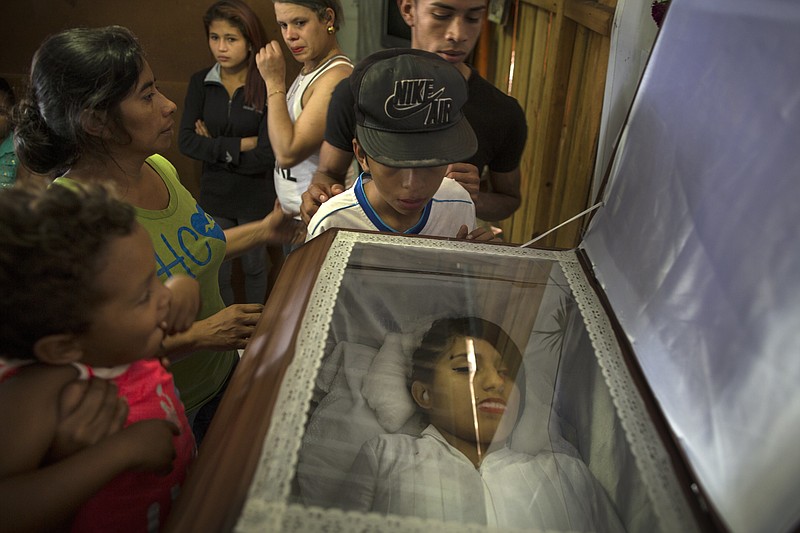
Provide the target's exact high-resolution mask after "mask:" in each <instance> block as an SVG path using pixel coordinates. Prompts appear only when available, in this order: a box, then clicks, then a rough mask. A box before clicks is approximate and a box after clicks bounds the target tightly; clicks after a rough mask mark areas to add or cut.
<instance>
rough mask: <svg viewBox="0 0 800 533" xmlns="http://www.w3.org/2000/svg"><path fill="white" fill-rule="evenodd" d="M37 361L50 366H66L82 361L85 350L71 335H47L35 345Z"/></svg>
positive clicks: (34, 351) (34, 352)
mask: <svg viewBox="0 0 800 533" xmlns="http://www.w3.org/2000/svg"><path fill="white" fill-rule="evenodd" d="M33 355H34V356H36V359H38V360H39V361H41V362H43V363H47V364H50V365H65V364H68V363H73V362H76V361H80V359H81V357H83V348H82V347H81V345H80V343H79V342H78V339H77V337H76V336H75V335H73V334H71V333H56V334H53V335H46V336H44V337H42V338H41V339H39V340H37V341H36V342H35V343H34V344H33Z"/></svg>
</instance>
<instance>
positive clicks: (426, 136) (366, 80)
mask: <svg viewBox="0 0 800 533" xmlns="http://www.w3.org/2000/svg"><path fill="white" fill-rule="evenodd" d="M350 87H351V89H352V91H353V97H354V100H355V112H356V135H357V137H358V141H359V143H360V144H361V146H363V147H364V151H365V152H366V153H367V154H368V155H369V156H370V157H371V158H372V159H374V160H375V161H378V162H379V163H382V164H384V165H387V166H390V167H402V168H413V167H434V166H440V165H447V164H450V163H457V162H460V161H466V160H468V159H469V158H470V157H472V156H473V155H474V154H475V152H476V151H477V150H478V140H477V138H476V137H475V132H474V131H472V127H471V126H470V125H469V122H468V121H467V119H466V117H464V114H463V112H462V108H463V106H464V104H465V103H466V102H467V96H468V89H467V81H466V80H465V79H464V76H462V75H461V72H459V70H458V69H457V68H456V67H455V66H453V65H451V64H450V63H448V62H447V61H445V60H444V59H442V58H441V57H439V56H437V55H436V54H433V53H430V52H426V51H423V50H415V49H406V48H391V49H388V50H381V51H379V52H375V53H374V54H371V55H369V56H367V57H366V58H364V59H363V60H362V61H361V62H359V63H358V65H356V67H355V69H354V70H353V73H352V74H351V75H350Z"/></svg>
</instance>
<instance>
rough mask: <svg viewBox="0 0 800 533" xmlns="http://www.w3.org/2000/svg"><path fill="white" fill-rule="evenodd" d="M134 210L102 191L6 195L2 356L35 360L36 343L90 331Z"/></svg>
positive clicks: (1, 216)
mask: <svg viewBox="0 0 800 533" xmlns="http://www.w3.org/2000/svg"><path fill="white" fill-rule="evenodd" d="M135 223H136V218H135V212H134V209H133V207H131V206H130V205H128V204H126V203H124V202H122V201H119V200H117V199H115V198H113V196H112V194H111V192H110V191H109V190H108V189H107V188H106V187H102V186H99V185H92V186H88V185H86V186H81V185H75V186H74V188H73V186H70V187H65V186H60V185H53V186H51V187H49V188H47V189H44V190H41V189H23V188H6V189H3V190H0V316H2V317H3V319H2V320H0V350H1V351H2V353H3V355H6V356H9V357H13V358H18V359H30V358H33V352H32V348H33V346H34V344H35V343H36V341H37V340H39V339H41V338H42V337H45V336H47V335H53V334H59V333H76V334H80V333H82V332H85V331H86V330H87V329H88V328H89V326H90V320H91V314H92V311H93V309H94V308H95V307H96V305H97V304H98V302H99V301H101V300H102V299H103V298H104V297H105V296H104V295H102V294H100V292H99V291H98V289H97V287H96V281H95V280H96V279H97V276H98V274H99V273H100V272H101V271H102V270H103V268H104V266H105V263H106V252H107V249H108V246H109V244H110V243H111V241H112V239H113V238H115V237H123V236H127V235H130V234H131V233H132V232H133V230H134V227H135Z"/></svg>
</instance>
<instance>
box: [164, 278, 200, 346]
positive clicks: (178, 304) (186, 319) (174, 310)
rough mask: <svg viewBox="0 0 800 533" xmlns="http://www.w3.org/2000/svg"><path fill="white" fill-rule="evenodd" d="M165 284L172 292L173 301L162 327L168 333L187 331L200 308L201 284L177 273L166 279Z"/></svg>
mask: <svg viewBox="0 0 800 533" xmlns="http://www.w3.org/2000/svg"><path fill="white" fill-rule="evenodd" d="M164 286H165V287H167V288H168V289H169V290H170V291H171V292H172V301H171V302H170V305H169V312H168V313H167V318H166V319H165V320H164V323H163V324H162V327H163V328H164V331H165V332H166V333H167V335H173V334H175V333H178V332H181V331H186V330H187V329H189V328H190V327H191V325H192V324H193V323H194V321H195V319H196V318H197V312H198V311H199V310H200V284H199V283H198V282H197V280H195V279H192V278H190V277H189V276H183V275H177V276H172V277H171V278H169V279H168V280H167V281H165V282H164Z"/></svg>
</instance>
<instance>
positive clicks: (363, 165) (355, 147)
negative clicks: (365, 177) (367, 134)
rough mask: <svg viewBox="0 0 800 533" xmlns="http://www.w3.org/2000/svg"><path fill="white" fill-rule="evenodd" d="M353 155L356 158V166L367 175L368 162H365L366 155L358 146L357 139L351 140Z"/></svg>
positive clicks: (359, 145)
mask: <svg viewBox="0 0 800 533" xmlns="http://www.w3.org/2000/svg"><path fill="white" fill-rule="evenodd" d="M353 154H355V156H356V160H357V161H358V164H359V165H360V166H361V168H362V170H364V172H366V173H367V174H369V161H367V153H366V152H365V151H364V149H363V148H362V147H361V144H359V142H358V139H353Z"/></svg>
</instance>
